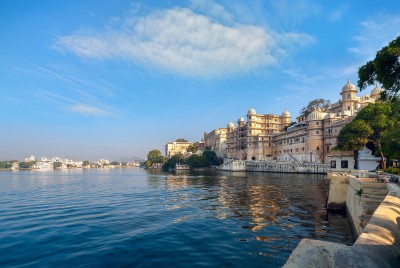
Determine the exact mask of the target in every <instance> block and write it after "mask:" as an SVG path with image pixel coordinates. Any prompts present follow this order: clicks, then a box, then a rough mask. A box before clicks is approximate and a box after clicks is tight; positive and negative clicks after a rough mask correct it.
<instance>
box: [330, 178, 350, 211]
mask: <svg viewBox="0 0 400 268" xmlns="http://www.w3.org/2000/svg"><path fill="white" fill-rule="evenodd" d="M327 177H328V179H329V180H330V186H329V194H328V200H327V209H328V210H332V211H345V210H346V198H347V190H348V188H349V175H348V174H343V173H328V176H327Z"/></svg>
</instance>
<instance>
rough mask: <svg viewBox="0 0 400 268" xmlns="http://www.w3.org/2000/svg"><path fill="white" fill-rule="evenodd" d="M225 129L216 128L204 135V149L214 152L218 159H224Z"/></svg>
mask: <svg viewBox="0 0 400 268" xmlns="http://www.w3.org/2000/svg"><path fill="white" fill-rule="evenodd" d="M226 132H227V129H226V128H217V129H214V130H212V131H211V132H210V133H208V132H205V133H204V138H203V140H204V149H206V150H211V151H214V152H215V153H216V154H217V156H219V157H226V154H225V152H226Z"/></svg>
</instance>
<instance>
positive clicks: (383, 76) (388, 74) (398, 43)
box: [357, 36, 400, 99]
mask: <svg viewBox="0 0 400 268" xmlns="http://www.w3.org/2000/svg"><path fill="white" fill-rule="evenodd" d="M358 77H359V80H358V82H357V85H358V87H359V88H360V89H361V90H363V89H365V88H366V87H367V86H369V85H373V84H374V83H375V82H379V83H381V84H382V85H383V87H384V88H385V91H383V92H382V93H381V94H382V95H381V97H382V98H383V99H395V98H396V97H398V96H399V93H400V92H399V91H400V36H399V37H397V38H396V39H395V40H393V41H391V42H390V43H389V45H388V46H385V47H383V48H382V49H381V50H379V51H378V53H376V57H375V59H374V60H372V61H369V62H367V63H366V64H365V65H363V66H361V67H360V69H359V70H358Z"/></svg>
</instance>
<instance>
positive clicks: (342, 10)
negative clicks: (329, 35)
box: [328, 6, 349, 22]
mask: <svg viewBox="0 0 400 268" xmlns="http://www.w3.org/2000/svg"><path fill="white" fill-rule="evenodd" d="M348 10H349V8H348V6H341V7H339V8H338V9H335V10H333V11H332V12H331V13H330V14H329V16H328V20H329V21H331V22H335V21H338V20H340V19H341V18H342V17H343V15H344V14H346V13H347V11H348Z"/></svg>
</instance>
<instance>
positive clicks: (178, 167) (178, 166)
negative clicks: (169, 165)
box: [175, 164, 190, 170]
mask: <svg viewBox="0 0 400 268" xmlns="http://www.w3.org/2000/svg"><path fill="white" fill-rule="evenodd" d="M175 170H190V167H189V166H188V165H186V164H175Z"/></svg>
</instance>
